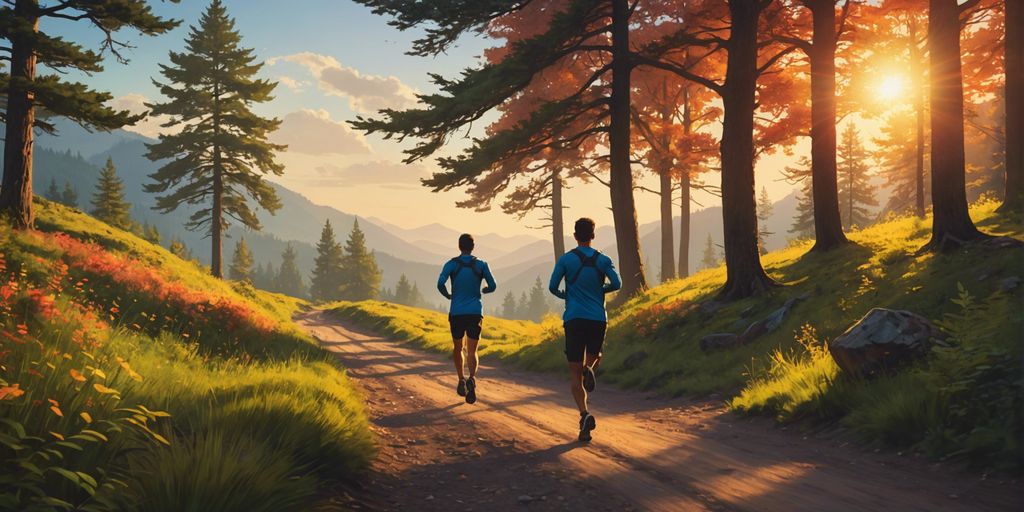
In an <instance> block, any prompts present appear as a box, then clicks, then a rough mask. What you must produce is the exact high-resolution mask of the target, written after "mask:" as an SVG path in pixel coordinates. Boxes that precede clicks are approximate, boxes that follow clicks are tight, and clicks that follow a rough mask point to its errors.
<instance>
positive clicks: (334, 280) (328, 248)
mask: <svg viewBox="0 0 1024 512" xmlns="http://www.w3.org/2000/svg"><path fill="white" fill-rule="evenodd" d="M343 257H344V253H343V252H342V249H341V244H339V243H338V242H337V240H335V238H334V228H333V227H331V221H330V220H327V221H326V222H325V223H324V228H323V230H322V231H321V232H320V241H319V242H317V244H316V259H315V260H314V261H313V276H312V278H311V279H310V285H309V293H310V295H311V296H312V298H313V300H315V301H319V302H328V301H332V300H338V299H340V298H341V262H342V258H343Z"/></svg>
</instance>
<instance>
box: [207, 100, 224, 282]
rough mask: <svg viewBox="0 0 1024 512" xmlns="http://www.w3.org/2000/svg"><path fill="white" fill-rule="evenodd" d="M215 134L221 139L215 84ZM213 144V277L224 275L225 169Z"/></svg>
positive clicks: (211, 220) (216, 137) (218, 105)
mask: <svg viewBox="0 0 1024 512" xmlns="http://www.w3.org/2000/svg"><path fill="white" fill-rule="evenodd" d="M213 134H214V135H213V136H214V138H215V139H218V140H219V139H220V88H219V87H218V86H217V85H216V84H215V85H214V86H213ZM217 144H218V142H217V141H216V140H215V141H214V145H213V207H212V210H211V211H210V223H211V226H210V238H211V243H212V246H211V248H210V273H211V274H213V277H216V278H223V277H224V271H223V268H224V249H223V247H222V244H223V238H224V233H223V232H222V231H223V230H224V169H223V167H222V164H221V155H220V147H218V146H217Z"/></svg>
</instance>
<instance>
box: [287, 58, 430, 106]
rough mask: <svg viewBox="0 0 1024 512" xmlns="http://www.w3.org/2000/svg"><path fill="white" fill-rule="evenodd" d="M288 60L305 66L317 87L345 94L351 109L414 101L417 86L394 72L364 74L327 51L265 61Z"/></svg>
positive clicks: (414, 102) (334, 94)
mask: <svg viewBox="0 0 1024 512" xmlns="http://www.w3.org/2000/svg"><path fill="white" fill-rule="evenodd" d="M279 62H291V63H294V64H298V65H300V66H302V67H304V68H305V69H306V70H308V71H309V72H310V74H312V75H313V77H314V78H316V80H317V84H318V86H319V87H320V90H322V91H324V92H325V93H327V94H330V95H333V96H338V97H341V98H345V99H347V100H348V102H349V106H351V107H352V109H353V110H355V111H357V112H361V113H373V112H376V111H378V110H380V109H382V108H408V107H411V106H413V105H415V104H416V90H415V89H413V88H411V87H409V86H408V85H405V84H404V83H402V81H401V80H399V79H398V78H397V77H395V76H380V75H364V74H362V73H360V72H359V70H358V69H355V68H351V67H347V66H342V65H341V63H340V62H338V60H337V59H335V58H334V57H331V56H329V55H322V54H319V53H313V52H302V53H295V54H292V55H284V56H280V57H272V58H270V59H267V64H269V65H275V64H277V63H279Z"/></svg>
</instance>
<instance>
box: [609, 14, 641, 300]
mask: <svg viewBox="0 0 1024 512" xmlns="http://www.w3.org/2000/svg"><path fill="white" fill-rule="evenodd" d="M632 67H633V63H632V62H631V59H630V50H629V1H628V0H612V87H611V89H612V92H611V98H610V101H609V104H610V105H609V106H610V109H611V119H610V121H609V133H608V143H609V144H608V145H609V160H610V164H611V176H610V183H611V187H610V190H611V205H612V218H613V219H614V221H615V238H616V245H617V246H618V252H619V268H620V270H621V273H622V289H621V290H620V291H619V295H618V296H619V297H621V299H619V300H620V301H622V300H625V299H628V298H629V297H632V296H633V295H636V294H637V293H639V292H642V291H644V290H646V289H647V279H646V278H645V277H644V266H643V258H642V257H641V256H640V237H639V234H638V231H639V229H638V228H637V222H636V204H635V202H634V199H633V173H632V171H631V170H630V148H629V144H630V140H629V130H630V127H629V123H630V120H629V116H630V109H629V105H630V72H631V71H632Z"/></svg>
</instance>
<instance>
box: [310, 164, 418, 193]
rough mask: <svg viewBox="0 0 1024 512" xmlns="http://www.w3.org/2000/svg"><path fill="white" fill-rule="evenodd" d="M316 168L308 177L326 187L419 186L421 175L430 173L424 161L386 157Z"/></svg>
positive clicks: (313, 182) (314, 182) (316, 183)
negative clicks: (365, 161) (388, 159)
mask: <svg viewBox="0 0 1024 512" xmlns="http://www.w3.org/2000/svg"><path fill="white" fill-rule="evenodd" d="M314 170H315V172H316V174H315V175H314V176H312V177H310V178H309V179H308V180H307V181H308V182H309V183H310V184H312V185H317V186H322V187H351V186H359V185H382V186H385V187H388V188H416V187H418V186H419V180H420V178H423V177H425V176H426V169H425V168H424V167H423V166H421V165H416V164H413V165H406V164H403V163H400V162H392V161H386V160H376V161H373V162H367V163H360V164H350V165H346V166H337V165H333V164H327V165H321V166H318V167H316V168H315V169H314Z"/></svg>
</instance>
